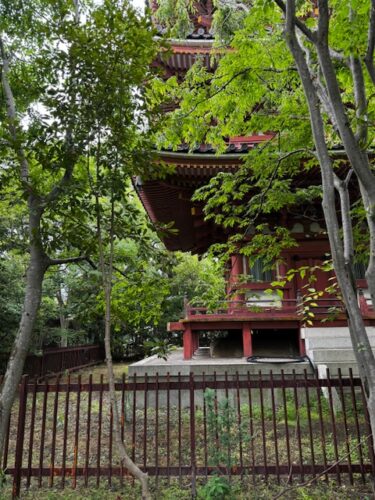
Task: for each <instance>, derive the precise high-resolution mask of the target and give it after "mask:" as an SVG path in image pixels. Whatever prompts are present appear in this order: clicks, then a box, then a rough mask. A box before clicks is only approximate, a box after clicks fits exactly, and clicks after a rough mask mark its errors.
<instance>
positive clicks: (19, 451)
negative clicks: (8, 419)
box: [12, 375, 28, 498]
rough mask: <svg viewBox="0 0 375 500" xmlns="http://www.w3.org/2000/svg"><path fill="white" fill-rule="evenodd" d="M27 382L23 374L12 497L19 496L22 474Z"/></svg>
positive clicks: (26, 377)
mask: <svg viewBox="0 0 375 500" xmlns="http://www.w3.org/2000/svg"><path fill="white" fill-rule="evenodd" d="M27 383H28V376H27V375H24V376H23V377H22V380H21V385H20V394H19V408H18V422H17V441H16V452H15V460H14V475H13V490H12V498H18V497H19V496H20V488H21V475H22V456H23V443H24V437H25V417H26V403H27Z"/></svg>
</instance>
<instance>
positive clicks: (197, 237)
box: [134, 134, 273, 253]
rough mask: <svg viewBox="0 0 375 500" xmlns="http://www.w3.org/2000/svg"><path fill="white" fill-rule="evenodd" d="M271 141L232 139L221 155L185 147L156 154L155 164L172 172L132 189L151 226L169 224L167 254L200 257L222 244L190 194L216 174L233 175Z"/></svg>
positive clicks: (139, 182) (138, 182)
mask: <svg viewBox="0 0 375 500" xmlns="http://www.w3.org/2000/svg"><path fill="white" fill-rule="evenodd" d="M272 137H273V135H271V134H267V135H254V136H249V137H234V138H232V139H230V141H229V142H228V147H227V149H226V152H225V153H224V154H221V155H217V154H216V153H215V149H214V148H213V147H212V146H210V145H207V144H202V145H200V146H198V147H197V148H195V149H193V150H192V151H189V147H188V146H187V145H181V146H180V147H179V148H178V149H177V151H172V150H171V149H167V150H164V151H159V153H158V156H159V161H160V162H163V163H166V164H168V165H171V166H173V167H174V169H173V172H172V173H170V174H168V175H167V176H166V177H165V178H164V179H162V180H160V179H158V180H147V181H143V180H142V179H141V178H139V177H138V178H137V179H135V180H134V185H135V188H136V190H137V192H138V195H139V197H140V199H141V201H142V203H143V206H144V208H145V209H146V211H147V213H148V215H149V217H150V219H151V221H152V222H153V223H154V224H155V225H159V224H160V223H161V224H171V223H173V229H175V231H176V232H170V233H169V234H168V233H167V234H166V235H165V236H164V237H163V241H164V243H165V245H166V247H167V248H168V249H169V250H182V251H192V252H194V253H203V252H204V251H206V250H207V248H208V247H209V246H210V245H211V244H212V243H214V242H219V241H225V234H224V231H223V229H222V228H219V227H218V226H216V225H215V224H214V223H213V222H212V221H205V220H204V214H203V212H202V205H201V204H198V203H193V202H192V201H191V198H192V196H193V194H194V191H195V190H196V189H197V188H198V187H200V186H202V185H204V184H206V183H207V182H208V181H209V179H210V178H212V177H214V176H215V175H217V174H218V173H220V172H235V171H236V170H237V168H238V166H239V165H240V163H241V161H242V156H243V155H244V154H246V152H247V151H249V149H252V148H253V147H255V146H256V145H257V144H258V143H260V142H264V141H266V140H270V139H272Z"/></svg>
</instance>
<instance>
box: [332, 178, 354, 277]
mask: <svg viewBox="0 0 375 500" xmlns="http://www.w3.org/2000/svg"><path fill="white" fill-rule="evenodd" d="M352 174H353V169H350V170H349V172H348V175H347V176H346V178H345V179H344V180H341V179H340V178H339V177H338V176H337V175H336V174H335V173H333V181H334V186H335V189H336V190H337V192H338V193H339V196H340V207H341V223H342V232H343V244H344V259H345V264H346V266H347V268H348V270H350V271H351V266H352V263H353V258H354V243H353V227H352V221H351V218H350V196H349V190H348V186H349V182H350V179H351V176H352ZM352 278H353V281H354V277H352Z"/></svg>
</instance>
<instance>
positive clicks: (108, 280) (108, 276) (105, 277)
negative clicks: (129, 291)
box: [95, 153, 152, 500]
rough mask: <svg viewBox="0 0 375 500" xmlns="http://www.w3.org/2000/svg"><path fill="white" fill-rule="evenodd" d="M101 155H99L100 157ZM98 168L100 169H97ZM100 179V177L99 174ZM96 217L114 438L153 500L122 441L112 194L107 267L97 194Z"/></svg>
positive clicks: (147, 499)
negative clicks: (114, 339) (114, 337)
mask: <svg viewBox="0 0 375 500" xmlns="http://www.w3.org/2000/svg"><path fill="white" fill-rule="evenodd" d="M99 155H100V153H98V157H99ZM97 168H98V167H97ZM97 177H98V178H99V175H98V174H97ZM95 198H96V216H97V236H98V247H99V261H100V271H101V274H102V281H103V291H104V299H105V335H104V348H105V360H106V364H107V372H108V383H109V397H110V401H111V408H112V415H113V427H114V436H115V441H116V445H117V448H118V450H119V454H120V458H121V460H122V462H123V464H124V465H125V467H126V468H127V470H128V471H129V472H130V473H131V474H132V475H133V476H134V477H136V478H137V479H138V480H139V482H140V483H141V486H142V499H143V500H151V499H152V497H151V493H150V490H149V487H148V475H147V474H146V473H145V472H143V471H141V469H140V468H139V467H138V466H137V465H136V464H135V463H134V462H133V461H132V459H131V458H130V457H129V455H128V454H127V452H126V449H125V446H124V443H123V441H122V439H121V426H120V413H119V410H118V401H117V397H116V390H115V378H114V374H113V362H112V351H111V295H112V273H113V255H114V235H113V231H114V229H113V226H114V214H115V212H114V199H113V193H112V200H111V221H110V235H109V236H110V255H109V263H108V265H106V263H105V259H104V245H103V239H102V230H101V213H100V212H101V211H100V202H99V196H98V194H97V193H96V196H95Z"/></svg>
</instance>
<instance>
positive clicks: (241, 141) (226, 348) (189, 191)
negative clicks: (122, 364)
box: [135, 2, 375, 371]
mask: <svg viewBox="0 0 375 500" xmlns="http://www.w3.org/2000/svg"><path fill="white" fill-rule="evenodd" d="M197 5H198V12H197V15H196V16H195V17H194V19H193V20H194V23H193V25H194V29H193V30H192V32H191V33H190V34H189V36H188V37H187V38H186V39H184V40H171V41H170V44H171V53H170V55H169V56H168V58H165V56H164V57H162V56H160V59H159V60H158V61H157V64H158V65H159V66H160V67H162V68H163V71H164V73H165V76H166V77H169V76H171V75H177V77H178V78H179V79H183V78H184V75H185V73H186V71H187V70H188V69H189V68H191V66H192V65H193V64H194V62H195V61H196V60H197V58H199V59H200V60H203V61H204V63H205V64H206V66H207V67H208V68H210V64H211V58H210V53H211V51H212V50H213V36H212V33H211V30H210V28H211V20H212V5H211V3H210V2H201V3H198V4H197ZM153 7H154V8H157V6H156V5H154V6H153ZM166 111H168V110H166ZM271 138H272V134H270V133H263V134H262V133H257V134H254V135H250V136H246V137H232V138H229V139H228V140H227V147H226V151H225V152H224V153H222V154H220V155H218V154H217V153H216V152H215V150H214V149H213V148H212V147H211V146H210V145H207V144H201V145H200V146H197V147H196V148H194V149H191V148H190V147H189V146H188V145H184V144H183V145H181V146H180V147H179V148H178V149H177V150H172V149H170V150H168V149H166V150H161V151H159V152H158V158H159V161H160V162H161V163H165V164H167V165H170V166H172V167H173V169H172V173H170V174H168V175H167V176H166V177H164V178H163V179H158V180H146V181H145V180H143V179H141V178H137V179H136V180H135V187H136V190H137V193H138V195H139V197H140V199H141V201H142V203H143V206H144V208H145V210H146V211H147V213H148V215H149V217H150V219H151V221H153V222H155V223H165V224H170V223H173V227H174V229H176V232H173V234H172V233H171V234H169V235H166V236H165V237H164V243H165V246H166V248H167V249H169V250H171V251H176V250H180V251H189V252H192V253H195V254H198V255H201V254H203V253H204V252H206V251H207V249H208V248H209V247H210V245H212V244H214V243H220V242H225V241H226V239H227V238H228V234H229V233H228V232H227V231H226V230H224V229H223V228H222V227H220V226H218V225H215V223H214V222H213V221H212V220H210V221H207V220H205V217H204V213H203V205H202V203H201V202H196V201H192V196H193V194H194V192H195V191H196V189H197V188H199V187H201V186H203V185H205V184H207V183H208V182H209V181H210V179H211V178H212V177H214V176H215V175H217V174H218V173H220V172H227V173H228V172H229V173H230V172H235V171H236V170H237V169H238V168H239V166H240V165H241V162H242V161H243V160H242V159H243V157H244V155H246V153H247V152H248V151H250V150H251V149H253V148H257V147H259V145H260V144H262V143H263V142H264V141H267V140H269V139H271ZM296 182H299V183H300V184H299V185H304V183H305V184H306V186H307V185H311V184H314V183H319V182H320V179H319V175H316V172H315V173H314V171H311V173H310V174H307V173H306V172H304V174H303V176H301V179H297V181H296ZM307 212H308V215H309V216H306V213H307ZM273 217H274V216H273ZM268 222H269V223H270V227H272V223H273V222H277V224H278V225H282V226H284V227H286V228H288V229H289V231H290V232H291V234H292V236H293V238H294V239H295V241H296V242H297V245H296V246H294V247H293V248H290V249H287V250H284V251H283V252H282V255H280V259H279V260H278V262H279V263H278V264H276V265H275V266H274V267H273V268H272V269H270V268H267V266H264V265H263V262H262V260H261V259H258V260H255V262H254V260H252V262H250V261H249V259H248V258H247V257H245V256H244V255H242V254H241V252H240V251H238V253H236V254H233V255H232V256H231V258H230V261H229V262H228V270H227V296H228V297H229V298H228V299H227V300H226V301H225V302H223V304H222V305H221V306H220V307H219V308H218V309H217V310H215V311H211V310H208V309H207V308H205V307H193V306H190V305H189V304H186V307H185V311H184V314H183V315H182V317H181V319H180V320H179V321H178V322H171V323H170V324H169V330H170V331H171V332H180V333H181V335H182V337H183V355H182V356H181V364H183V363H184V362H189V361H190V360H192V359H202V360H203V359H205V360H208V359H211V360H214V359H216V360H217V359H219V358H231V359H232V358H237V359H242V360H243V361H244V362H246V361H247V360H249V361H250V362H252V361H254V362H257V361H259V359H261V358H263V359H265V360H268V361H269V362H270V363H273V362H276V361H277V360H283V359H284V360H288V359H293V358H295V359H296V360H297V359H298V358H303V357H305V356H306V355H308V356H309V357H310V359H311V362H312V363H315V364H316V365H322V366H328V367H331V368H332V370H333V371H335V370H336V369H337V368H339V367H346V366H354V365H355V358H354V353H353V351H352V349H351V344H350V338H349V332H348V328H347V320H346V314H345V311H344V309H343V306H342V304H341V302H340V300H339V299H338V298H337V297H335V296H331V295H329V294H326V293H323V294H321V295H319V297H317V298H316V300H314V304H315V305H314V310H313V317H312V319H311V320H310V321H309V323H308V325H307V324H306V318H305V317H304V313H303V294H304V293H305V292H304V291H305V290H306V287H307V286H308V279H307V277H306V276H303V273H298V272H297V273H295V274H294V276H293V279H291V280H290V281H287V283H286V284H285V286H282V287H281V292H282V293H278V292H277V291H276V289H275V291H274V293H272V292H271V293H270V289H271V290H272V286H271V283H272V282H274V281H275V280H277V281H283V278H285V276H286V274H287V272H288V270H290V269H298V268H301V267H306V268H312V267H314V266H316V267H317V268H316V271H315V284H314V287H315V289H316V290H318V291H324V290H325V289H326V288H327V287H328V285H329V284H330V283H331V281H330V280H331V278H332V272H324V271H323V270H320V269H319V266H320V265H321V264H322V263H323V262H324V261H325V260H326V259H327V254H329V243H328V239H327V235H326V232H325V228H324V219H323V216H322V213H321V207H320V206H319V205H317V206H311V207H304V210H303V214H302V211H301V214H299V213H298V210H295V211H293V210H291V211H282V213H280V214H279V215H278V220H277V221H273V220H269V221H268ZM249 238H251V234H250V235H249ZM246 276H247V279H244V277H246ZM356 279H357V287H358V301H359V303H360V307H361V311H362V314H363V317H364V319H365V322H366V325H367V326H368V332H369V335H370V338H371V339H372V336H373V335H374V343H375V328H374V326H375V313H374V311H373V310H372V307H371V304H370V299H369V294H368V293H367V283H366V280H365V279H364V268H363V266H362V265H360V264H358V265H357V266H356ZM279 289H280V287H279ZM210 332H215V334H217V333H218V332H222V333H223V340H222V341H220V339H219V340H218V341H216V343H215V345H211V347H210V345H207V341H206V340H205V341H204V342H202V339H207V337H209V333H210ZM219 337H220V335H219ZM371 342H372V340H371Z"/></svg>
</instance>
